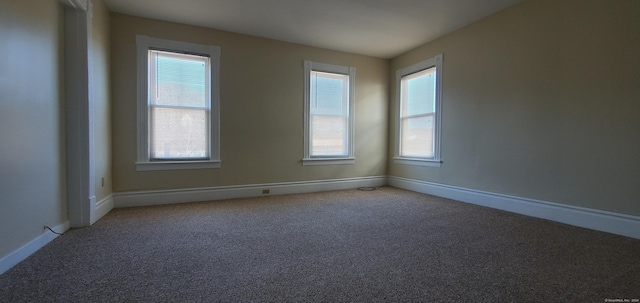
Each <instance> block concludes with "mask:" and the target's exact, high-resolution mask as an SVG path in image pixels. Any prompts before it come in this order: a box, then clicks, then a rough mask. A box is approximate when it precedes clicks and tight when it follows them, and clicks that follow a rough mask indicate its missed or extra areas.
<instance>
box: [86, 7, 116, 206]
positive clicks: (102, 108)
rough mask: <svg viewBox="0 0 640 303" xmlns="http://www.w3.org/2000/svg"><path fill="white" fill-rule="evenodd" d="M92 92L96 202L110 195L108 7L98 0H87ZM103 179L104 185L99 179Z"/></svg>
mask: <svg viewBox="0 0 640 303" xmlns="http://www.w3.org/2000/svg"><path fill="white" fill-rule="evenodd" d="M91 2H92V3H93V18H92V20H91V21H92V22H91V28H92V30H91V40H92V41H91V54H92V75H91V76H92V93H93V121H94V144H95V146H94V151H95V155H94V158H95V180H94V186H95V194H96V201H97V202H100V201H101V200H103V199H104V198H107V197H108V196H109V195H111V183H112V176H111V86H110V82H109V81H110V80H111V79H110V69H111V64H110V58H109V56H110V53H109V52H110V46H109V45H110V44H109V42H110V35H109V10H108V9H107V7H106V6H105V5H104V3H102V1H101V0H91ZM103 178H104V185H103V183H102V179H103Z"/></svg>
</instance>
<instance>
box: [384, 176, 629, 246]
mask: <svg viewBox="0 0 640 303" xmlns="http://www.w3.org/2000/svg"><path fill="white" fill-rule="evenodd" d="M387 185H390V186H394V187H398V188H402V189H406V190H411V191H415V192H419V193H424V194H429V195H434V196H438V197H444V198H448V199H453V200H456V201H461V202H466V203H471V204H476V205H481V206H486V207H490V208H495V209H500V210H505V211H508V212H513V213H518V214H522V215H526V216H530V217H536V218H541V219H546V220H551V221H555V222H560V223H565V224H569V225H574V226H579V227H584V228H588V229H593V230H598V231H603V232H608V233H612V234H617V235H621V236H626V237H631V238H635V239H640V217H638V216H632V215H626V214H620V213H614V212H608V211H603V210H597V209H591V208H585V207H578V206H571V205H566V204H559V203H553V202H547V201H541V200H534V199H528V198H522V197H516V196H509V195H503V194H498V193H492V192H486V191H480V190H474V189H467V188H462V187H456V186H451V185H445V184H439V183H432V182H426V181H420V180H414V179H406V178H400V177H392V176H389V177H388V180H387Z"/></svg>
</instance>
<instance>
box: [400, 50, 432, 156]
mask: <svg viewBox="0 0 640 303" xmlns="http://www.w3.org/2000/svg"><path fill="white" fill-rule="evenodd" d="M441 66H442V56H441V55H440V56H437V57H435V58H432V59H430V60H427V61H423V62H420V63H418V64H416V65H413V66H410V67H408V68H405V69H402V70H399V71H398V72H397V74H396V75H397V78H398V90H399V98H398V101H399V109H398V112H399V116H398V140H397V143H396V144H397V146H396V160H405V161H412V162H413V163H408V164H418V165H421V164H424V163H429V162H431V163H432V164H433V163H439V160H440V152H439V148H440V146H439V144H440V117H441V115H440V108H441V102H440V98H441V97H440V96H441V92H440V87H441V86H440V73H441ZM420 161H422V163H421V162H420ZM405 163H407V162H405Z"/></svg>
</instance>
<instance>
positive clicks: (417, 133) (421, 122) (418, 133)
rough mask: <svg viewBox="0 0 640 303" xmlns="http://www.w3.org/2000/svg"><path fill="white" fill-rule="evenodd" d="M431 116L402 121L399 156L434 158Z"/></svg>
mask: <svg viewBox="0 0 640 303" xmlns="http://www.w3.org/2000/svg"><path fill="white" fill-rule="evenodd" d="M433 141H434V129H433V116H426V117H416V118H405V119H404V120H402V140H401V142H400V144H401V145H400V155H401V156H403V157H416V158H433V157H434V149H433V147H434V144H433Z"/></svg>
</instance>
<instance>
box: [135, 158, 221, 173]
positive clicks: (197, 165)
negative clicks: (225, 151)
mask: <svg viewBox="0 0 640 303" xmlns="http://www.w3.org/2000/svg"><path fill="white" fill-rule="evenodd" d="M220 163H221V162H220V161H219V160H214V161H158V162H136V171H152V170H177V169H207V168H220Z"/></svg>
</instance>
